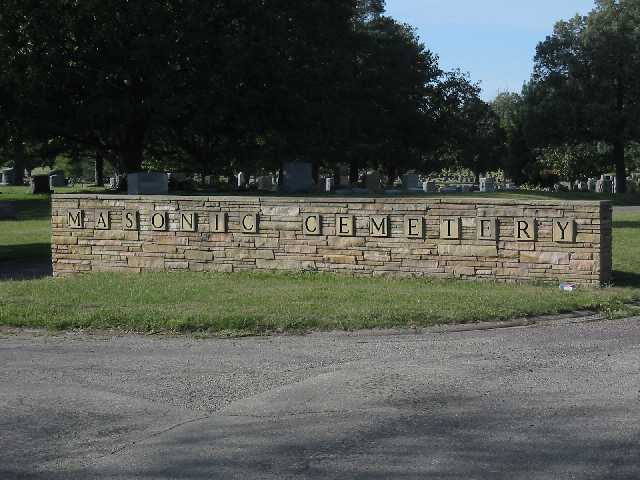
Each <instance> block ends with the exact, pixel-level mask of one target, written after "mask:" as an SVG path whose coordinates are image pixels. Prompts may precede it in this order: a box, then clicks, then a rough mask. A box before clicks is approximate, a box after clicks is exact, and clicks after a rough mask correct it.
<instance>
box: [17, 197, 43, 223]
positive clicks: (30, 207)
mask: <svg viewBox="0 0 640 480" xmlns="http://www.w3.org/2000/svg"><path fill="white" fill-rule="evenodd" d="M15 204H16V210H17V213H18V220H37V219H43V218H50V217H51V201H50V200H48V199H47V200H39V199H34V200H15Z"/></svg>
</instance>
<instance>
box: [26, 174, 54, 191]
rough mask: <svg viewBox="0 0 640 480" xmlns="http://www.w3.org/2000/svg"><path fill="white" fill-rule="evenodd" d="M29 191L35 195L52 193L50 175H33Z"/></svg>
mask: <svg viewBox="0 0 640 480" xmlns="http://www.w3.org/2000/svg"><path fill="white" fill-rule="evenodd" d="M29 191H30V192H31V193H33V194H38V193H51V189H50V188H49V175H33V176H32V177H31V180H30V187H29Z"/></svg>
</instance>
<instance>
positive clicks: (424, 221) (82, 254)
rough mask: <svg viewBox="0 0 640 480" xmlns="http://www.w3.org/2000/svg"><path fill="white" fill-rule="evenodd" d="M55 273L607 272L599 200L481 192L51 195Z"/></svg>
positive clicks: (574, 275) (546, 277)
mask: <svg viewBox="0 0 640 480" xmlns="http://www.w3.org/2000/svg"><path fill="white" fill-rule="evenodd" d="M52 207H53V217H52V223H53V242H52V244H53V245H52V249H53V270H54V273H55V275H71V274H77V273H81V272H91V271H93V272H100V271H119V272H141V271H184V270H190V271H219V272H235V271H242V270H304V269H308V270H318V271H328V272H346V273H351V274H361V275H413V276H429V277H458V278H469V279H496V280H499V281H531V280H534V281H573V282H577V283H580V284H588V285H594V286H595V285H601V284H603V283H606V282H608V281H609V280H610V277H611V206H610V204H609V203H608V202H563V201H552V200H549V201H546V200H545V201H527V202H521V201H517V200H507V199H488V198H479V199H471V198H420V197H415V198H399V197H396V198H389V197H387V198H335V197H325V198H293V197H235V196H232V197H217V196H213V197H177V196H116V195H54V196H53V205H52Z"/></svg>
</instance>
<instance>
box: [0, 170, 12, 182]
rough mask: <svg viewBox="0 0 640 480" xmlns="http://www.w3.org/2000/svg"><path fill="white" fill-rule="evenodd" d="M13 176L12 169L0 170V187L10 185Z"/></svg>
mask: <svg viewBox="0 0 640 480" xmlns="http://www.w3.org/2000/svg"><path fill="white" fill-rule="evenodd" d="M14 176H15V170H14V169H13V168H2V169H0V185H11V184H12V183H13V178H14Z"/></svg>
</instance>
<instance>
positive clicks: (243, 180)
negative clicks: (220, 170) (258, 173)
mask: <svg viewBox="0 0 640 480" xmlns="http://www.w3.org/2000/svg"><path fill="white" fill-rule="evenodd" d="M236 185H237V186H238V188H244V187H245V186H246V185H247V176H246V175H245V174H244V172H240V173H238V176H237V183H236Z"/></svg>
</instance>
